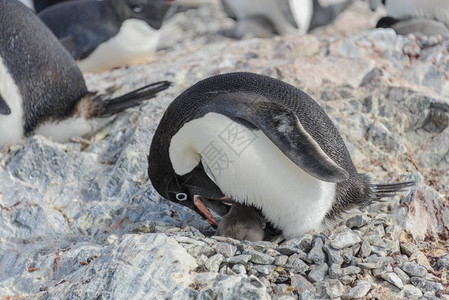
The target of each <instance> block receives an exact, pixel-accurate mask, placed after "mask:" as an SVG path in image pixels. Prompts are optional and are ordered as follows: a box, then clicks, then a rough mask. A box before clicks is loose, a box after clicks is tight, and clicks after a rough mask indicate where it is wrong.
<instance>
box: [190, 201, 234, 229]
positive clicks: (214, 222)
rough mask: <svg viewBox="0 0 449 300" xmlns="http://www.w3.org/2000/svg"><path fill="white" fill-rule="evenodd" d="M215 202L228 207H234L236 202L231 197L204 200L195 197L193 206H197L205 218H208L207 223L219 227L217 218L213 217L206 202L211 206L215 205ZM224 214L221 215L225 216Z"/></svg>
mask: <svg viewBox="0 0 449 300" xmlns="http://www.w3.org/2000/svg"><path fill="white" fill-rule="evenodd" d="M213 201H219V202H221V203H223V204H225V205H227V206H232V205H233V204H234V202H235V201H234V200H232V198H229V197H222V198H219V199H209V198H203V197H201V196H199V195H194V196H193V204H195V206H196V207H197V208H198V210H199V211H200V212H201V213H202V214H203V215H204V217H206V219H207V221H208V222H209V223H210V224H212V225H214V226H218V223H217V220H215V217H214V216H213V215H212V213H211V212H210V210H209V208H208V207H207V205H206V204H205V202H206V203H208V204H209V205H210V204H212V203H213ZM224 213H225V212H222V213H221V214H224Z"/></svg>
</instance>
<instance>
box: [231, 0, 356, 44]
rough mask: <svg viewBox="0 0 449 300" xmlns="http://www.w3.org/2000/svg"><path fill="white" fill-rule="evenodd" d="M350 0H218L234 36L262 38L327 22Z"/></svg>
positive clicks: (304, 32) (295, 31)
mask: <svg viewBox="0 0 449 300" xmlns="http://www.w3.org/2000/svg"><path fill="white" fill-rule="evenodd" d="M352 2H353V0H222V4H223V8H224V10H225V11H226V13H227V14H228V16H229V17H231V18H233V19H235V20H236V22H237V25H236V27H235V30H234V34H233V35H234V36H235V37H236V38H241V37H243V36H244V35H245V34H251V35H253V36H254V37H259V38H266V37H270V36H272V35H276V34H279V35H288V34H306V33H307V32H308V31H309V30H311V29H313V28H315V27H318V26H323V25H327V24H329V23H331V22H332V21H333V20H334V19H335V18H336V17H337V16H338V15H339V14H340V13H341V12H342V11H343V10H345V9H346V8H347V7H348V6H349V5H350V4H351V3H352Z"/></svg>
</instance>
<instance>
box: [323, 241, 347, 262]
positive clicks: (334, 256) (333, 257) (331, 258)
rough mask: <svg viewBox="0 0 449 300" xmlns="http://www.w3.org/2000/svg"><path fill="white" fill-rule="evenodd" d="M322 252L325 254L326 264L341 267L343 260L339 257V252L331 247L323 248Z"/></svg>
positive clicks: (325, 246)
mask: <svg viewBox="0 0 449 300" xmlns="http://www.w3.org/2000/svg"><path fill="white" fill-rule="evenodd" d="M323 250H324V252H325V253H326V254H327V263H328V264H329V265H333V264H338V265H341V264H342V263H343V258H342V257H341V251H340V250H338V249H335V248H333V247H332V246H331V245H328V244H326V245H324V246H323Z"/></svg>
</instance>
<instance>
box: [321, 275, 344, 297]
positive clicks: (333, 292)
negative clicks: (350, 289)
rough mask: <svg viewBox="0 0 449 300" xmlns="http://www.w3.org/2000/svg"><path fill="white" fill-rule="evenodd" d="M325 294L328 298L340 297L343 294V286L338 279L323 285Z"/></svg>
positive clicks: (330, 280)
mask: <svg viewBox="0 0 449 300" xmlns="http://www.w3.org/2000/svg"><path fill="white" fill-rule="evenodd" d="M325 284H326V285H325V286H326V293H327V295H328V296H329V297H330V298H338V297H341V296H342V295H343V293H344V291H345V290H344V286H343V284H341V282H340V281H339V280H338V279H329V280H327V281H326V283H325Z"/></svg>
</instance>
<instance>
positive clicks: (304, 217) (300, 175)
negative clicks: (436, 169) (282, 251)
mask: <svg viewBox="0 0 449 300" xmlns="http://www.w3.org/2000/svg"><path fill="white" fill-rule="evenodd" d="M207 173H210V174H211V177H209V176H208V175H207ZM148 174H149V178H150V180H151V183H152V184H153V187H154V188H155V189H156V191H157V192H158V193H159V194H160V195H161V196H163V197H164V198H167V199H170V200H172V201H174V202H177V203H181V204H183V205H186V206H187V207H190V208H192V209H194V210H195V211H197V212H201V213H204V214H205V216H206V217H207V218H208V219H209V220H210V222H211V223H214V219H213V218H212V215H211V214H210V212H209V211H208V209H207V207H209V208H212V209H213V210H216V209H217V208H218V210H217V211H219V212H218V214H219V215H224V214H226V212H227V209H226V208H227V207H229V206H228V205H229V204H232V202H237V203H239V204H242V205H246V206H251V207H254V208H252V209H250V210H249V212H245V211H242V210H241V209H239V208H237V211H234V212H233V211H232V210H231V211H230V213H233V215H232V216H231V217H230V220H228V222H227V223H228V224H229V225H225V226H224V227H225V228H221V231H222V232H230V233H231V234H232V232H233V231H234V232H235V231H237V233H238V234H237V235H236V236H242V233H241V232H239V230H242V229H239V227H240V228H245V225H235V226H234V225H233V224H235V223H237V221H243V223H247V225H251V224H248V221H245V219H246V217H244V216H245V215H246V216H248V217H249V219H250V220H254V221H253V222H254V224H253V225H254V226H252V228H251V231H252V232H254V233H255V234H259V231H258V229H257V228H258V227H259V228H260V227H261V226H262V225H263V222H262V221H261V220H260V218H259V217H258V216H257V215H256V214H255V211H256V210H260V212H261V215H262V216H263V217H264V218H265V219H266V221H268V222H270V223H271V224H272V225H273V226H274V227H275V228H277V229H280V230H281V231H282V234H283V236H284V237H285V238H293V237H296V236H298V235H300V234H302V233H305V232H308V231H310V230H322V229H324V228H326V227H327V226H328V225H329V224H331V223H333V221H335V220H338V219H339V218H341V217H343V216H344V215H345V213H346V212H348V211H349V210H351V209H353V208H360V207H363V206H366V205H368V204H370V203H371V202H372V201H373V200H375V199H378V198H382V197H385V196H391V195H394V194H395V193H397V192H399V191H402V190H404V189H405V188H407V187H409V186H411V185H412V184H413V183H410V182H405V183H397V184H372V183H371V181H370V179H369V177H368V176H367V175H364V174H361V173H358V172H357V170H356V168H355V167H354V164H353V163H352V160H351V157H350V155H349V152H348V150H347V148H346V146H345V143H344V141H343V139H342V138H341V136H340V134H339V132H338V130H337V129H336V127H335V126H334V125H333V123H332V122H331V120H330V119H329V117H328V116H327V115H326V113H325V112H324V111H323V110H322V109H321V108H320V106H319V105H318V104H317V103H316V102H315V101H314V100H313V99H312V98H311V97H309V96H308V95H307V94H305V93H304V92H302V91H301V90H299V89H297V88H295V87H294V86H292V85H290V84H287V83H285V82H282V81H280V80H277V79H273V78H270V77H266V76H262V75H257V74H253V73H229V74H223V75H217V76H214V77H210V78H208V79H205V80H202V81H200V82H198V83H196V84H195V85H193V86H192V87H190V88H189V89H187V90H186V91H185V92H183V93H182V94H181V95H180V96H178V97H177V98H176V99H175V100H174V101H173V102H172V103H171V104H170V106H169V107H168V108H167V110H166V112H165V114H164V116H163V117H162V119H161V121H160V123H159V126H158V128H157V129H156V132H155V134H154V137H153V140H152V143H151V148H150V152H149V157H148ZM246 209H247V208H246ZM242 219H243V220H242ZM250 222H251V221H250ZM332 225H333V224H332ZM229 227H231V228H229Z"/></svg>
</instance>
